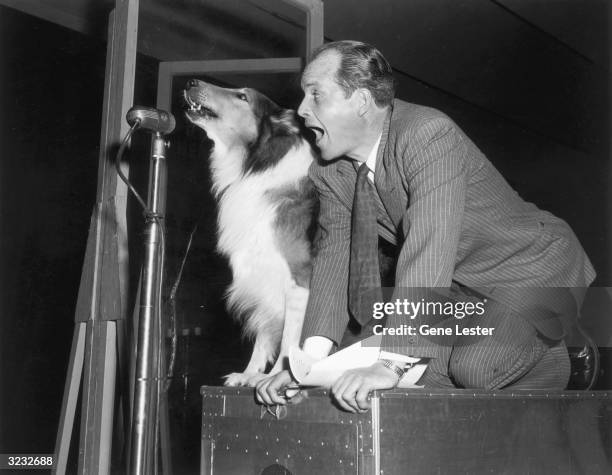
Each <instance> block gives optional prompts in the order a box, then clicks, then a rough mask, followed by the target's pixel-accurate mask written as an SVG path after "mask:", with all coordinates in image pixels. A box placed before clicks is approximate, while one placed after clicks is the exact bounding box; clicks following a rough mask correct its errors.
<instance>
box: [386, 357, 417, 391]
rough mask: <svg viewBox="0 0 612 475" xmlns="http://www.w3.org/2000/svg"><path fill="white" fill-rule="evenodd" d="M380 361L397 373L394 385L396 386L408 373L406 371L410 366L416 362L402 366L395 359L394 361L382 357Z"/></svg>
mask: <svg viewBox="0 0 612 475" xmlns="http://www.w3.org/2000/svg"><path fill="white" fill-rule="evenodd" d="M378 361H380V362H381V363H382V365H383V366H384V367H385V368H389V369H390V370H391V371H393V372H394V373H395V374H396V375H397V382H396V383H395V385H394V386H393V387H396V386H397V385H398V384H399V382H400V380H401V379H402V377H403V376H404V374H405V373H406V371H408V370H409V369H410V368H412V367H413V366H414V363H405V364H404V365H403V366H400V365H398V364H397V363H396V362H395V361H392V360H385V359H381V360H378Z"/></svg>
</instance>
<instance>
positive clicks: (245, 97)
mask: <svg viewBox="0 0 612 475" xmlns="http://www.w3.org/2000/svg"><path fill="white" fill-rule="evenodd" d="M237 97H238V99H240V100H241V101H244V102H249V98H248V97H247V95H246V94H245V93H243V92H239V93H238V94H237Z"/></svg>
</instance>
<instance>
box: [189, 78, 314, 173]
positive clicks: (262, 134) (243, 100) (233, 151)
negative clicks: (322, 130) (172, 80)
mask: <svg viewBox="0 0 612 475" xmlns="http://www.w3.org/2000/svg"><path fill="white" fill-rule="evenodd" d="M183 95H184V98H185V103H186V105H187V111H186V115H187V118H188V119H189V120H190V121H191V122H192V123H193V124H195V125H196V126H198V127H200V128H201V129H203V130H204V131H205V132H206V134H207V135H208V137H209V138H210V139H211V140H212V141H213V142H214V149H213V153H212V160H213V162H212V164H211V165H212V167H213V170H214V169H219V168H225V167H229V168H232V169H233V170H234V172H237V170H236V169H237V168H240V171H241V173H242V174H247V173H251V172H258V171H263V170H265V169H267V168H269V167H272V166H274V165H275V164H276V163H278V161H280V159H281V158H283V156H285V155H286V154H287V152H288V151H289V150H290V149H291V148H292V147H294V146H297V145H298V144H300V143H301V141H302V139H303V135H302V134H303V131H304V129H303V128H302V126H301V125H300V123H299V122H298V120H297V117H296V114H295V111H293V110H289V109H283V108H281V107H280V106H278V105H277V104H276V103H275V102H273V101H272V100H271V99H269V98H268V97H266V96H265V95H263V94H261V93H260V92H258V91H256V90H254V89H249V88H243V89H226V88H222V87H218V86H215V85H213V84H208V83H206V82H204V81H200V80H197V79H191V80H189V81H188V82H187V85H186V87H185V90H184V91H183ZM228 161H231V162H232V163H227V162H228ZM222 162H225V163H222ZM237 162H239V163H237ZM236 178H238V177H236Z"/></svg>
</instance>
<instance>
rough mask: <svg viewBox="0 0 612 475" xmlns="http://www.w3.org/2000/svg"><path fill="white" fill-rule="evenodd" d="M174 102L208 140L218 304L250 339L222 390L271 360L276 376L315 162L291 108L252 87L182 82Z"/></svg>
mask: <svg viewBox="0 0 612 475" xmlns="http://www.w3.org/2000/svg"><path fill="white" fill-rule="evenodd" d="M184 97H185V101H186V103H187V105H188V111H187V112H186V115H187V117H188V119H189V120H190V121H191V122H192V123H193V124H195V125H196V126H198V127H200V128H201V129H203V130H204V131H205V132H206V134H207V135H208V137H209V138H210V139H211V140H212V141H213V142H214V147H213V151H212V153H211V162H210V168H211V171H212V177H213V193H214V194H215V196H216V198H217V199H218V203H219V217H218V238H219V241H218V249H219V250H220V251H221V252H222V253H223V254H225V255H227V256H228V258H229V262H230V266H231V269H232V273H233V281H232V284H231V286H230V288H229V290H228V304H229V307H230V309H231V310H232V311H233V312H234V313H235V315H237V316H239V317H240V318H242V319H243V322H244V331H245V334H246V335H247V336H249V337H251V338H254V339H255V344H254V349H253V354H252V355H251V360H250V361H249V364H248V365H247V368H246V369H245V370H244V372H243V373H233V374H231V375H228V377H227V379H226V384H227V385H251V386H252V385H254V384H256V383H257V381H259V380H260V379H261V378H262V377H263V374H264V372H265V369H266V366H267V365H268V364H270V363H272V362H274V361H275V358H276V363H275V364H274V366H273V368H272V369H271V371H270V374H272V373H275V372H278V371H280V370H281V369H282V365H283V360H284V359H285V357H286V355H287V351H288V349H289V347H290V346H293V345H297V344H298V343H299V337H300V333H301V329H302V322H303V318H304V312H305V309H306V303H307V300H308V284H309V281H310V274H311V258H312V255H311V253H312V251H311V241H312V239H311V238H312V235H311V234H312V229H313V224H314V223H313V220H314V215H315V213H316V206H317V202H316V198H315V193H314V189H313V185H312V183H311V182H310V180H309V179H308V176H307V172H308V168H309V167H310V165H311V163H312V161H313V160H314V159H315V156H314V153H313V150H312V148H311V146H310V144H309V142H308V141H307V140H306V139H305V138H304V134H303V130H304V129H302V128H301V126H300V124H299V122H298V121H297V119H296V116H295V112H294V111H292V110H287V109H282V108H280V107H279V106H278V105H276V104H275V103H274V102H273V101H271V100H270V99H269V98H267V97H266V96H264V95H263V94H261V93H259V92H257V91H255V90H253V89H225V88H221V87H217V86H214V85H211V84H208V83H205V82H203V81H198V80H190V81H189V82H188V83H187V87H186V89H185V91H184ZM277 355H278V357H277Z"/></svg>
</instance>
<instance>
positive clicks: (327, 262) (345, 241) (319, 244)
mask: <svg viewBox="0 0 612 475" xmlns="http://www.w3.org/2000/svg"><path fill="white" fill-rule="evenodd" d="M310 177H311V179H312V180H313V182H314V184H315V187H316V188H317V191H318V194H319V201H320V209H319V218H318V227H317V234H316V238H315V258H314V261H313V273H312V278H311V282H310V298H309V300H308V306H307V308H306V315H305V318H304V327H303V329H302V342H303V341H304V340H305V339H306V338H308V337H310V336H314V335H319V336H324V337H327V338H329V339H330V340H332V341H334V342H335V343H336V345H338V344H339V343H340V341H341V340H342V336H343V335H344V331H345V329H346V326H347V324H348V320H349V314H348V302H347V301H348V295H347V294H348V290H347V289H348V267H349V255H350V236H351V211H350V210H349V209H348V208H347V207H346V206H345V205H344V204H342V203H341V202H340V200H339V199H338V197H337V196H336V194H335V193H334V191H333V190H331V189H330V188H329V186H328V185H327V183H325V181H324V179H322V178H321V177H319V176H317V174H316V173H315V172H313V168H311V173H310Z"/></svg>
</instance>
